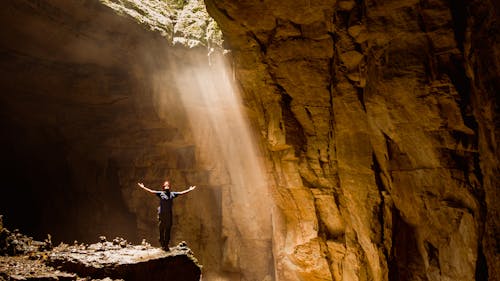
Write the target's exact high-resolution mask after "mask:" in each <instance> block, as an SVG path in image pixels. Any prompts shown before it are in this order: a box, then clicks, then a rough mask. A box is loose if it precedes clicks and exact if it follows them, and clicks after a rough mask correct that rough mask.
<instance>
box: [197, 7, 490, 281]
mask: <svg viewBox="0 0 500 281" xmlns="http://www.w3.org/2000/svg"><path fill="white" fill-rule="evenodd" d="M205 2H206V4H207V9H208V11H209V13H210V14H211V15H212V16H213V17H214V18H215V19H216V20H217V22H218V23H219V25H220V27H221V29H222V31H223V33H224V36H225V44H226V47H227V48H228V49H230V50H231V51H232V56H233V59H234V65H235V69H236V77H237V80H238V81H239V83H240V86H241V88H242V92H243V95H244V102H245V104H246V105H247V106H248V107H249V108H250V109H249V110H250V111H251V112H252V113H250V116H251V117H252V118H253V119H252V120H253V123H254V126H255V128H256V130H258V131H260V132H261V135H262V147H263V150H264V151H265V152H266V157H267V159H268V163H267V164H268V165H267V167H268V172H269V180H270V185H271V188H272V194H273V198H274V201H275V207H274V211H273V231H274V233H273V243H274V245H273V247H274V257H275V268H276V279H277V280H486V278H487V276H488V277H489V279H488V280H498V274H497V268H498V265H499V263H498V251H497V249H498V242H497V237H498V219H497V218H498V215H497V214H498V203H496V202H498V201H497V198H498V195H497V187H498V179H497V178H498V176H496V175H498V171H499V165H498V159H499V158H498V156H499V154H498V153H499V152H498V149H497V146H498V140H497V136H498V117H497V112H498V90H499V88H498V82H497V81H498V65H499V64H498V34H497V33H498V32H497V31H498V22H497V21H498V8H496V7H494V4H493V2H491V1H483V2H478V1H459V2H456V1H439V0H438V1H292V2H276V1H219V0H206V1H205Z"/></svg>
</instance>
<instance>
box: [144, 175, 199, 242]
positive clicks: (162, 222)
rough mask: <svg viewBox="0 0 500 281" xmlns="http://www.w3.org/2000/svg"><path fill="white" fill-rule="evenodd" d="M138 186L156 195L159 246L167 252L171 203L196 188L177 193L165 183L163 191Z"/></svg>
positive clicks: (191, 187) (170, 224) (192, 187)
mask: <svg viewBox="0 0 500 281" xmlns="http://www.w3.org/2000/svg"><path fill="white" fill-rule="evenodd" d="M138 185H139V186H140V187H141V188H142V189H144V190H146V191H148V192H150V193H153V194H156V196H158V197H159V198H160V206H159V207H158V220H159V229H160V244H161V246H162V247H163V249H165V250H167V251H168V250H169V248H168V243H169V242H170V229H171V228H172V201H173V200H174V198H175V197H177V196H179V195H182V194H186V193H188V192H190V191H192V190H194V189H195V188H196V186H190V187H189V188H188V189H186V190H184V191H179V192H173V191H170V183H169V182H168V181H165V182H164V183H163V191H156V190H152V189H149V188H147V187H145V186H144V184H143V183H141V182H140V183H138Z"/></svg>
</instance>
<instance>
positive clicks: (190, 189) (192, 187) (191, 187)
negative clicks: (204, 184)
mask: <svg viewBox="0 0 500 281" xmlns="http://www.w3.org/2000/svg"><path fill="white" fill-rule="evenodd" d="M195 188H196V186H195V185H193V186H190V187H189V188H188V189H186V190H184V191H179V192H176V193H177V194H179V195H181V194H186V193H188V192H190V191H192V190H194V189H195Z"/></svg>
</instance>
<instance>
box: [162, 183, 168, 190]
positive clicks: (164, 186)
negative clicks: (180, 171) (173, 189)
mask: <svg viewBox="0 0 500 281" xmlns="http://www.w3.org/2000/svg"><path fill="white" fill-rule="evenodd" d="M163 189H164V190H170V182H168V181H165V182H164V183H163Z"/></svg>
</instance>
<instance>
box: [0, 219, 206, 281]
mask: <svg viewBox="0 0 500 281" xmlns="http://www.w3.org/2000/svg"><path fill="white" fill-rule="evenodd" d="M0 254H1V255H2V256H0V281H3V280H199V279H200V276H201V266H200V265H199V264H198V261H197V260H196V258H195V257H194V255H193V253H192V252H191V250H190V249H189V248H188V247H187V245H186V244H185V243H184V242H182V243H180V244H179V245H177V246H175V247H173V248H171V249H170V251H164V250H162V249H160V248H155V247H152V246H151V245H150V244H149V243H147V242H146V241H143V242H142V243H141V245H132V244H130V243H128V242H127V241H126V240H125V239H123V238H119V237H117V238H115V239H113V241H107V239H106V237H104V236H101V237H99V242H97V243H95V244H90V245H89V244H83V243H78V242H76V241H75V243H74V244H73V245H68V244H64V243H61V244H60V245H58V246H57V247H53V246H52V242H51V237H50V235H49V236H48V237H47V239H46V240H45V241H43V242H41V241H35V240H33V239H32V238H31V237H28V236H26V235H23V234H21V233H19V231H17V230H16V231H9V230H8V229H6V228H3V227H2V224H1V221H0Z"/></svg>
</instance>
